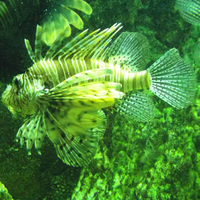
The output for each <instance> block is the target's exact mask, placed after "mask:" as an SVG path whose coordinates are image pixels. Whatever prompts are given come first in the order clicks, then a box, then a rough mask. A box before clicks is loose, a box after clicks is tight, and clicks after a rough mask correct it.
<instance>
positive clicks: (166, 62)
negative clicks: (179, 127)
mask: <svg viewBox="0 0 200 200" xmlns="http://www.w3.org/2000/svg"><path fill="white" fill-rule="evenodd" d="M148 71H149V73H150V75H151V87H150V90H151V91H152V92H153V93H154V94H155V95H157V96H158V97H159V98H161V99H162V100H164V101H165V102H167V103H168V104H170V105H172V106H174V107H175V108H185V107H187V106H189V105H190V104H191V103H193V101H194V98H195V91H196V77H195V73H194V70H193V68H192V66H190V65H188V64H187V63H186V62H184V60H183V59H182V58H181V57H180V55H179V53H178V50H177V49H175V48H173V49H170V50H169V51H167V52H166V53H165V54H164V55H163V56H162V57H161V58H160V59H158V60H157V61H156V62H155V63H153V65H152V66H151V67H150V68H149V69H148Z"/></svg>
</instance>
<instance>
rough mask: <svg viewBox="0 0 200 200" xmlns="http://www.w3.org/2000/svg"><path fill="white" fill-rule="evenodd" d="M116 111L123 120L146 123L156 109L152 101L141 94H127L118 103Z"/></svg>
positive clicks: (152, 116)
mask: <svg viewBox="0 0 200 200" xmlns="http://www.w3.org/2000/svg"><path fill="white" fill-rule="evenodd" d="M118 111H119V113H120V114H122V115H123V116H124V117H125V118H128V119H131V120H134V121H139V122H147V121H150V120H151V119H153V118H154V116H155V113H156V109H155V106H154V103H153V101H152V99H151V98H150V97H149V96H148V95H147V94H145V93H142V92H129V93H128V94H126V96H125V97H124V98H123V100H122V101H121V102H120V103H119V106H118Z"/></svg>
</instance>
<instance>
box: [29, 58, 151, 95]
mask: <svg viewBox="0 0 200 200" xmlns="http://www.w3.org/2000/svg"><path fill="white" fill-rule="evenodd" d="M94 69H111V70H112V72H113V73H112V74H111V75H109V76H105V77H101V78H96V79H95V81H107V82H115V83H120V84H121V85H122V88H121V91H122V92H129V91H133V90H140V89H149V88H150V84H151V80H150V79H151V77H150V73H149V72H148V71H147V70H143V71H140V72H131V71H130V69H128V67H121V66H120V65H119V64H113V63H109V62H103V61H100V60H91V59H86V60H83V59H66V60H41V61H39V62H37V63H35V64H34V65H33V66H32V67H31V68H29V69H28V71H29V73H30V76H32V77H41V76H42V77H43V79H44V80H45V82H46V84H47V85H48V87H49V88H51V87H54V86H56V85H58V84H59V83H60V82H62V81H64V80H66V79H67V78H69V77H71V76H74V75H75V74H78V73H81V72H84V71H87V70H94Z"/></svg>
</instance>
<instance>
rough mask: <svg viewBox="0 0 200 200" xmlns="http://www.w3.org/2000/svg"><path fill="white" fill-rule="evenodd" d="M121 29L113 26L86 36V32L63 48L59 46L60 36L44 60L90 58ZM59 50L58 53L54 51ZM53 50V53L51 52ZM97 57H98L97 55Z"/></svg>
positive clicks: (116, 25)
mask: <svg viewBox="0 0 200 200" xmlns="http://www.w3.org/2000/svg"><path fill="white" fill-rule="evenodd" d="M121 28H122V26H120V24H114V25H113V26H112V27H111V28H108V29H105V30H103V31H101V32H99V30H96V31H94V32H92V33H90V34H88V35H87V36H86V33H87V30H86V31H83V32H82V33H81V34H79V35H78V36H76V37H75V38H74V39H73V40H71V41H70V42H69V43H67V44H65V45H64V46H60V47H59V45H60V44H61V43H62V40H63V39H65V38H63V37H62V34H61V35H60V36H59V37H58V38H57V40H56V41H55V44H53V46H52V47H51V48H50V49H49V50H48V52H47V54H46V56H45V59H50V58H55V57H59V59H66V58H69V57H70V58H72V57H73V58H85V57H87V58H91V57H92V56H94V55H95V53H96V52H98V51H100V52H102V51H101V50H102V49H105V48H106V46H107V45H108V43H109V42H110V40H111V38H112V37H113V36H114V35H115V34H116V33H117V32H118V31H119V30H120V29H121ZM57 44H58V45H57ZM58 47H59V48H60V49H59V50H58V51H56V50H57V49H58ZM52 50H53V51H52ZM98 57H99V55H98Z"/></svg>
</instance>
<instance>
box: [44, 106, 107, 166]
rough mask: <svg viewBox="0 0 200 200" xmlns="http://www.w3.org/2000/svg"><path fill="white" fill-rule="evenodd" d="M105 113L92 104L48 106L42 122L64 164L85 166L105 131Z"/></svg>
mask: <svg viewBox="0 0 200 200" xmlns="http://www.w3.org/2000/svg"><path fill="white" fill-rule="evenodd" d="M105 122H106V121H105V115H104V113H103V111H97V110H96V109H94V108H92V107H85V106H84V107H81V108H76V107H72V108H68V109H63V110H56V111H55V110H51V109H50V110H49V111H48V112H47V113H46V126H47V134H48V137H49V139H50V140H51V141H52V142H53V144H54V146H55V148H56V152H57V155H58V157H59V158H60V159H62V161H63V162H64V163H66V164H68V165H71V166H74V167H78V166H86V165H88V164H89V162H90V161H91V159H92V158H93V157H94V155H95V153H96V149H97V147H98V141H99V140H100V139H101V138H102V136H103V134H104V132H105Z"/></svg>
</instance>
